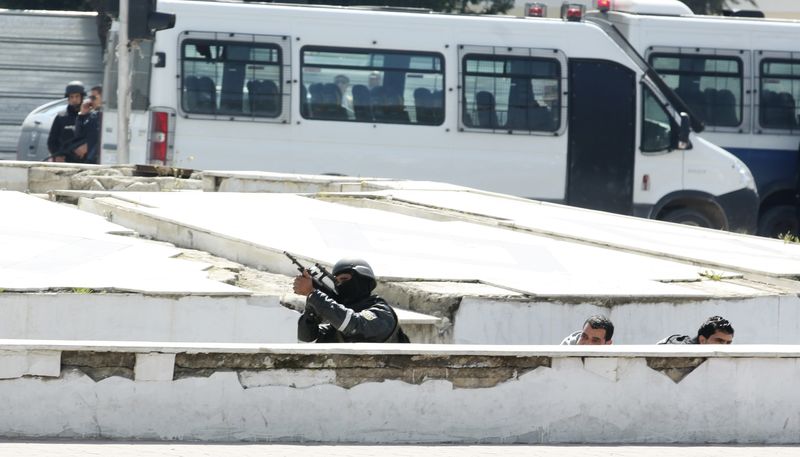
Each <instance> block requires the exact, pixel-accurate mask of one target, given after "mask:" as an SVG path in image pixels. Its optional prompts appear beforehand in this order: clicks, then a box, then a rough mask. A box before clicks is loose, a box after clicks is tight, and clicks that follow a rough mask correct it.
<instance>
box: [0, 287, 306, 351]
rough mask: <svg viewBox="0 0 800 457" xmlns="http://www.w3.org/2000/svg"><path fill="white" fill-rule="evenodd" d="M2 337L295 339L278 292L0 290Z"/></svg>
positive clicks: (293, 317)
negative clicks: (170, 294) (177, 293)
mask: <svg viewBox="0 0 800 457" xmlns="http://www.w3.org/2000/svg"><path fill="white" fill-rule="evenodd" d="M0 315H2V316H3V318H2V319H0V338H7V339H52V340H90V341H98V340H116V341H170V342H178V341H184V342H190V341H191V342H222V343H295V342H297V317H298V316H299V314H298V313H297V312H295V311H292V310H290V309H287V308H285V307H283V306H281V304H280V302H279V297H277V296H251V297H213V296H182V297H177V296H174V297H168V296H143V295H137V294H69V293H60V294H13V293H0Z"/></svg>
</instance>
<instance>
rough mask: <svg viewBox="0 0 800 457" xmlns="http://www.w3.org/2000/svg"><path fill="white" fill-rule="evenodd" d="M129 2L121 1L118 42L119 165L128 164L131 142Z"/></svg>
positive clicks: (126, 0)
mask: <svg viewBox="0 0 800 457" xmlns="http://www.w3.org/2000/svg"><path fill="white" fill-rule="evenodd" d="M128 1H129V0H119V32H118V37H119V40H118V41H117V56H118V62H119V66H118V68H117V70H118V72H117V108H118V110H117V111H118V117H117V163H119V164H127V163H128V162H129V161H130V160H129V157H130V156H129V155H128V144H129V141H130V138H129V135H128V132H129V130H130V129H129V128H128V125H129V123H130V113H131V71H130V46H129V44H130V43H128Z"/></svg>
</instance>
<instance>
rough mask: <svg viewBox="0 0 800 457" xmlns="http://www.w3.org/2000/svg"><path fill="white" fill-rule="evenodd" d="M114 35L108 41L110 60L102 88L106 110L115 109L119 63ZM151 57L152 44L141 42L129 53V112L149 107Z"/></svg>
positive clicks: (145, 41)
mask: <svg viewBox="0 0 800 457" xmlns="http://www.w3.org/2000/svg"><path fill="white" fill-rule="evenodd" d="M116 37H117V35H116V33H115V34H114V36H113V38H112V39H111V40H109V45H108V46H109V50H108V53H107V56H108V57H110V58H111V63H110V65H109V68H108V77H107V79H106V84H105V87H104V88H103V96H104V98H103V102H104V103H105V105H106V106H107V107H108V109H112V110H115V109H117V73H118V69H119V61H118V60H117V53H116V52H115V49H116ZM152 55H153V42H152V41H149V40H141V41H139V42H138V46H134V47H133V48H132V49H131V52H130V68H131V111H145V110H147V109H148V108H149V107H150V68H151V67H152V65H151V56H152Z"/></svg>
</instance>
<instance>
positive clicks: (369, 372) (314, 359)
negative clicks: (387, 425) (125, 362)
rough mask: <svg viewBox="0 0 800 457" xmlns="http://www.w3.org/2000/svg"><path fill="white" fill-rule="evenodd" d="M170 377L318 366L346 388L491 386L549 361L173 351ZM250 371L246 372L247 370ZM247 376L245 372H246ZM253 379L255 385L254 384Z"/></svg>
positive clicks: (246, 384)
mask: <svg viewBox="0 0 800 457" xmlns="http://www.w3.org/2000/svg"><path fill="white" fill-rule="evenodd" d="M175 366H176V369H175V379H183V378H191V377H198V376H199V377H208V376H209V375H211V374H213V373H214V372H218V371H236V372H237V373H239V379H240V382H243V384H242V385H243V387H244V388H249V387H254V386H255V385H257V384H258V383H249V381H243V377H242V375H241V373H242V372H248V373H251V372H259V371H263V370H270V372H273V371H277V372H288V373H291V372H295V371H309V370H310V371H312V372H316V371H320V370H321V373H320V374H321V375H322V379H328V378H329V377H330V375H329V374H332V375H333V383H334V384H336V385H337V386H339V387H343V388H345V389H350V388H352V387H355V386H357V385H360V384H363V383H368V382H384V381H387V380H398V381H403V382H405V383H408V384H421V383H423V382H425V381H431V380H446V381H449V382H451V383H452V385H453V387H454V388H461V389H475V388H486V387H494V386H496V385H498V384H501V383H503V382H506V381H509V380H512V379H517V378H519V377H520V376H522V375H523V374H525V373H527V372H529V371H533V370H535V369H536V368H539V367H547V368H549V367H550V366H551V358H550V357H546V356H526V357H513V356H512V357H509V356H439V355H396V354H395V355H392V354H379V355H344V354H299V355H286V354H283V355H280V356H265V355H264V354H202V353H201V354H186V353H184V354H177V355H176V358H175ZM250 377H252V373H251V374H250ZM248 379H249V378H248ZM254 384H255V385H254Z"/></svg>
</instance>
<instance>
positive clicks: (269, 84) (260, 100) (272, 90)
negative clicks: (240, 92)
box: [247, 79, 280, 116]
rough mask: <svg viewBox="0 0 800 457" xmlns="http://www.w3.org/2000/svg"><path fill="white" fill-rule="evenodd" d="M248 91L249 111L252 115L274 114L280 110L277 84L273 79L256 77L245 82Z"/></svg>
mask: <svg viewBox="0 0 800 457" xmlns="http://www.w3.org/2000/svg"><path fill="white" fill-rule="evenodd" d="M247 91H248V92H249V93H250V112H251V113H252V114H254V115H266V116H276V115H277V114H278V113H279V112H280V108H279V106H280V103H279V99H278V97H279V96H280V94H279V93H278V85H277V84H275V82H274V81H270V80H263V79H257V80H252V81H248V82H247Z"/></svg>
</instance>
